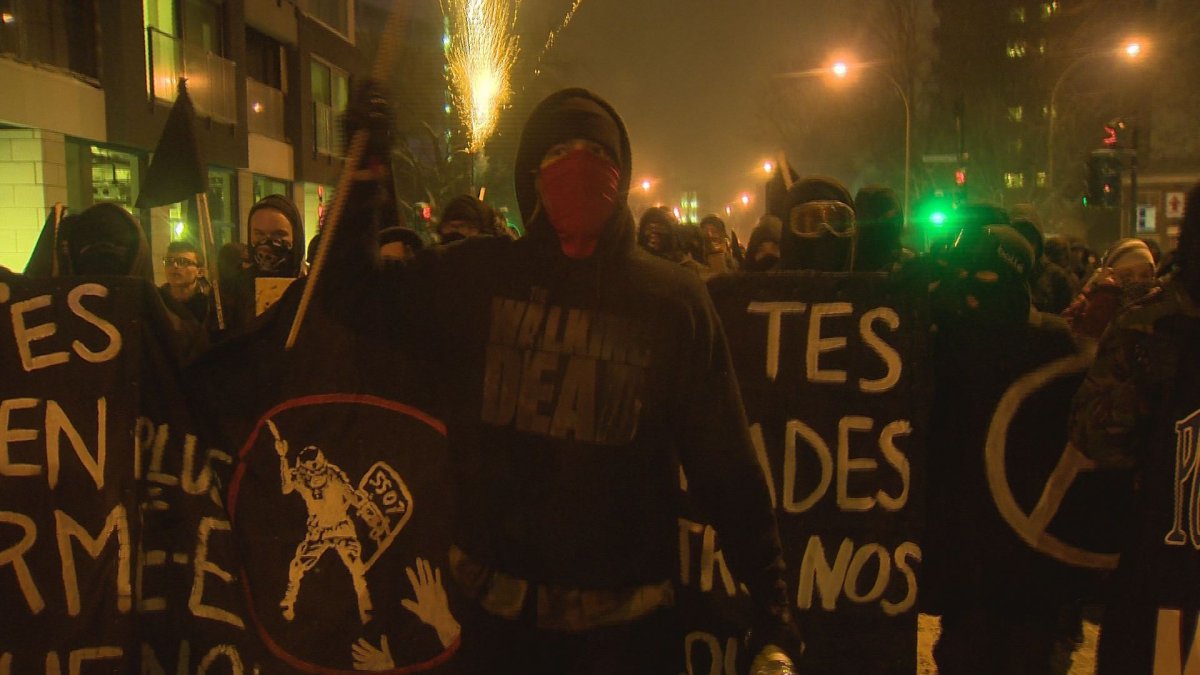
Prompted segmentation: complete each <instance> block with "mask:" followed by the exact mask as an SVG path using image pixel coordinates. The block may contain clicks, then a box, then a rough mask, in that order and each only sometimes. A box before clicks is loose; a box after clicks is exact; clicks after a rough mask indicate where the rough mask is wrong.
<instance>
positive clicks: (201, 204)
mask: <svg viewBox="0 0 1200 675" xmlns="http://www.w3.org/2000/svg"><path fill="white" fill-rule="evenodd" d="M196 210H197V211H199V214H198V215H199V216H200V233H201V237H202V238H203V239H204V243H203V246H204V263H205V265H204V266H205V268H206V269H207V270H208V283H209V284H211V285H212V292H213V301H214V303H215V304H214V307H215V308H216V310H217V328H218V329H220V330H225V311H224V309H223V308H222V307H221V282H220V281H219V280H218V278H219V277H220V272H219V271H218V270H217V250H216V249H217V242H216V240H215V239H214V238H213V227H212V214H211V213H210V212H209V210H208V193H207V192H197V193H196Z"/></svg>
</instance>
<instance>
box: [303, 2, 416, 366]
mask: <svg viewBox="0 0 1200 675" xmlns="http://www.w3.org/2000/svg"><path fill="white" fill-rule="evenodd" d="M397 4H398V3H393V4H392V7H391V9H390V10H389V11H388V18H387V23H386V24H384V27H383V38H381V39H380V41H379V51H377V52H375V63H373V64H372V65H371V79H372V80H374V81H375V82H376V83H381V82H383V78H384V77H386V76H387V74H388V71H389V69H390V68H391V64H392V57H393V55H394V54H395V52H396V46H397V43H398V40H397V39H396V36H397V35H398V34H399V33H400V29H401V24H402V23H403V21H404V17H405V15H404V13H403V12H400V11H398V10H397V9H396V7H397ZM368 135H369V134H368V132H367V130H366V129H359V130H358V131H356V132H354V136H353V137H351V139H350V144H349V147H348V148H347V149H346V162H345V164H343V165H342V173H341V175H340V176H338V183H337V192H336V193H335V194H334V195H333V207H332V208H331V209H330V210H329V218H328V220H327V221H326V223H325V226H324V227H323V228H321V241H320V244H318V245H317V255H316V257H315V258H313V264H312V269H310V270H309V272H308V279H307V281H306V282H305V284H304V293H303V295H301V296H300V306H299V307H297V308H296V318H295V319H293V320H292V328H291V330H290V331H288V336H287V343H286V344H285V345H284V348H285V349H291V348H292V347H293V346H294V345H295V344H296V338H297V337H298V336H299V335H300V326H301V324H303V323H304V316H305V314H307V313H308V305H309V303H310V302H312V296H313V289H315V288H316V287H317V279H318V277H319V275H320V273H321V270H322V269H323V268H324V266H325V258H326V256H327V255H328V253H329V246H330V243H329V242H331V241H333V238H334V236H335V235H336V233H337V226H338V222H339V221H340V220H341V219H342V210H343V208H345V205H346V197H347V195H348V193H349V192H350V184H351V183H352V182H353V177H354V173H355V172H356V171H357V170H358V164H359V162H360V161H361V160H362V156H363V153H364V152H365V151H366V149H367V140H368Z"/></svg>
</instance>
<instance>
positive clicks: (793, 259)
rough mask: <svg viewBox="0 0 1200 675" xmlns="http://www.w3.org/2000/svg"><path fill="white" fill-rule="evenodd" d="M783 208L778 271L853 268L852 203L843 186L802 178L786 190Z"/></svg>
mask: <svg viewBox="0 0 1200 675" xmlns="http://www.w3.org/2000/svg"><path fill="white" fill-rule="evenodd" d="M784 208H785V211H784V214H783V237H782V240H781V242H780V246H779V248H780V269H785V270H815V271H821V272H850V271H853V270H854V269H855V264H854V260H855V253H856V251H857V244H858V229H857V227H856V225H855V217H854V200H853V199H851V197H850V192H849V190H847V189H846V187H845V186H844V185H842V184H841V183H839V182H837V181H836V180H834V179H832V178H820V177H809V178H804V179H802V180H799V181H797V182H795V183H793V184H792V187H791V188H789V189H788V191H787V201H786V203H785V206H784Z"/></svg>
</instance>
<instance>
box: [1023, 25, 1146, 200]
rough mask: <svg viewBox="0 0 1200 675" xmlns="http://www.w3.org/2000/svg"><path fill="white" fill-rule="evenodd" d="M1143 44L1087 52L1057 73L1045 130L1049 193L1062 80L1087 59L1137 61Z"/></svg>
mask: <svg viewBox="0 0 1200 675" xmlns="http://www.w3.org/2000/svg"><path fill="white" fill-rule="evenodd" d="M1144 47H1145V46H1144V45H1143V44H1142V42H1141V41H1139V40H1134V39H1130V40H1126V41H1125V42H1124V44H1122V45H1121V46H1120V47H1119V48H1118V49H1116V50H1111V49H1102V50H1099V51H1095V52H1088V53H1087V54H1084V55H1083V56H1080V57H1079V58H1077V59H1075V60H1074V61H1072V62H1071V64H1070V65H1069V66H1067V67H1066V68H1064V69H1063V71H1062V73H1061V74H1059V76H1058V79H1057V80H1055V81H1054V87H1053V88H1051V89H1050V123H1049V124H1048V125H1047V127H1048V128H1047V130H1046V186H1047V188H1049V190H1050V193H1051V195H1053V194H1054V121H1055V120H1056V119H1058V91H1059V89H1061V88H1062V85H1063V82H1066V81H1067V76H1068V75H1070V74H1071V73H1073V72H1075V69H1076V68H1078V67H1079V66H1080V65H1082V64H1084V63H1087V62H1089V61H1092V60H1095V59H1100V58H1105V57H1110V56H1113V54H1114V51H1115V53H1116V54H1119V55H1121V56H1122V57H1123V58H1125V59H1126V60H1127V61H1138V60H1140V59H1141V58H1142V51H1143V49H1144Z"/></svg>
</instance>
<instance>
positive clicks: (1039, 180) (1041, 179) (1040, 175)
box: [1033, 171, 1046, 188]
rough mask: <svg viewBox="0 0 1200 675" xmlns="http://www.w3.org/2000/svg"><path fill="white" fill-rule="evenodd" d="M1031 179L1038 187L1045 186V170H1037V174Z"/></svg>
mask: <svg viewBox="0 0 1200 675" xmlns="http://www.w3.org/2000/svg"><path fill="white" fill-rule="evenodd" d="M1033 181H1034V183H1036V184H1037V186H1038V187H1040V188H1044V187H1046V172H1045V171H1039V172H1037V175H1036V176H1035V177H1034V179H1033Z"/></svg>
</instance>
